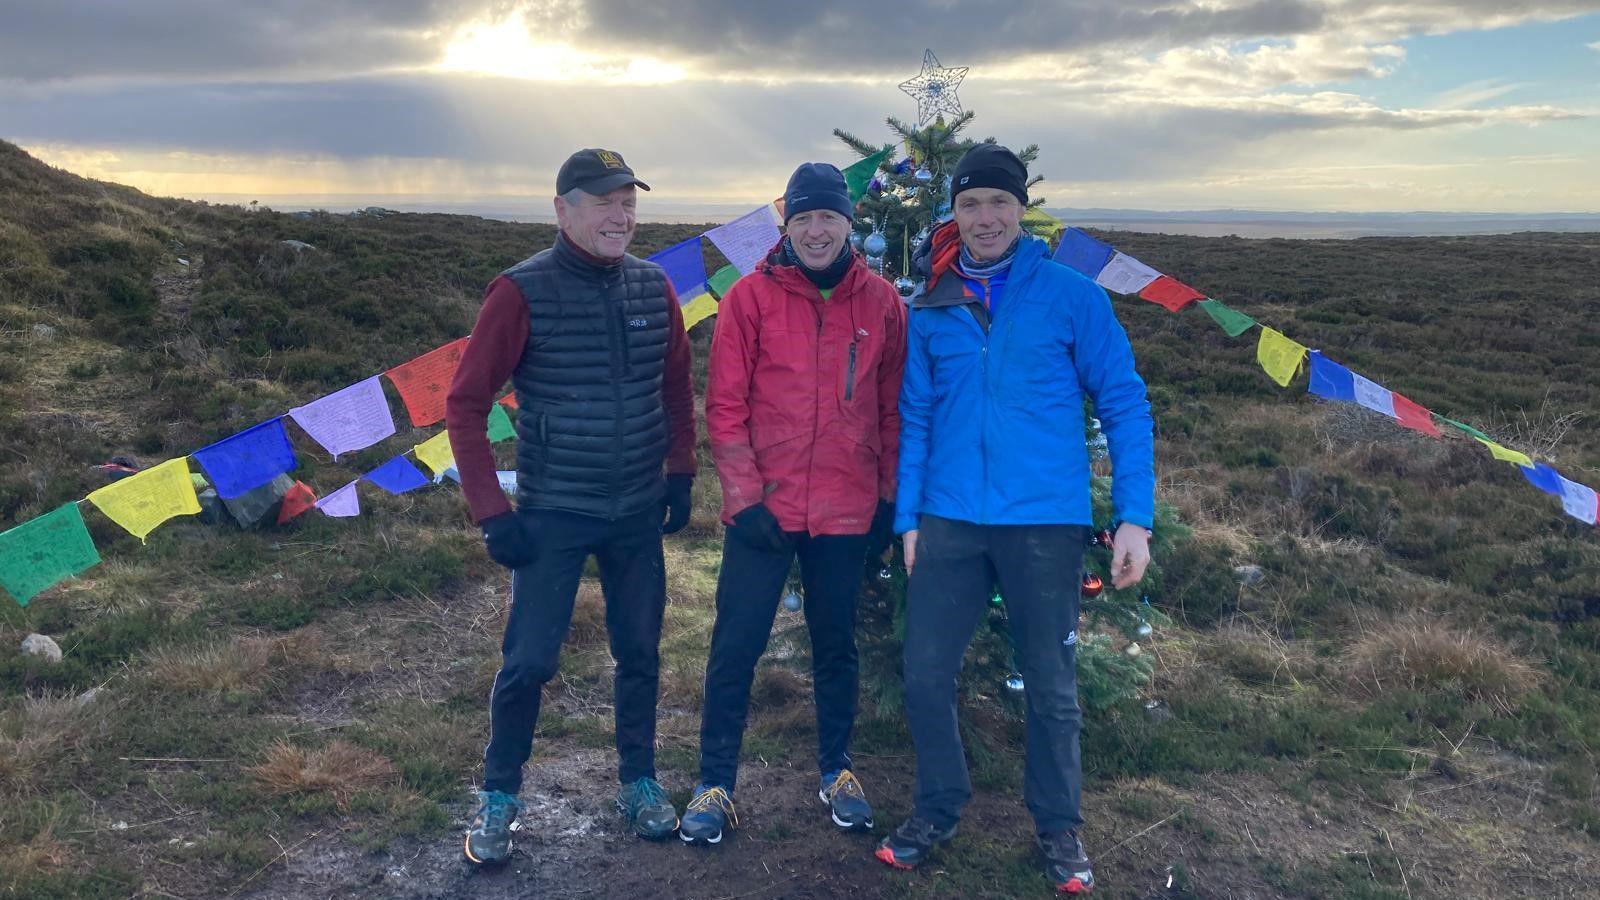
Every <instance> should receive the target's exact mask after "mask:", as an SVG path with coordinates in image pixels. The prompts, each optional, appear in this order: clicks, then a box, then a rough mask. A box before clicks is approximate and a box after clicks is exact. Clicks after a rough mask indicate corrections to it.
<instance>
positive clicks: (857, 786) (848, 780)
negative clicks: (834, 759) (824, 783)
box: [826, 769, 867, 800]
mask: <svg viewBox="0 0 1600 900" xmlns="http://www.w3.org/2000/svg"><path fill="white" fill-rule="evenodd" d="M852 788H854V790H852ZM840 791H843V792H844V795H845V796H846V797H863V798H864V797H866V796H867V792H866V791H865V790H863V789H862V787H861V782H859V781H857V780H856V774H855V773H854V772H852V771H850V770H849V769H845V770H844V771H842V772H840V773H839V775H838V777H836V778H834V779H833V784H831V785H828V790H827V791H826V793H827V795H828V799H829V800H832V799H833V797H834V795H835V794H837V793H839V792H840Z"/></svg>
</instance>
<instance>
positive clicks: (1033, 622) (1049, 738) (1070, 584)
mask: <svg viewBox="0 0 1600 900" xmlns="http://www.w3.org/2000/svg"><path fill="white" fill-rule="evenodd" d="M920 525H921V527H920V529H919V532H918V536H917V558H916V566H915V567H914V568H913V569H912V572H911V581H910V585H909V586H908V588H907V594H906V639H905V683H906V718H907V719H908V720H909V721H910V725H911V737H912V740H913V741H914V742H915V744H916V748H917V783H916V799H915V812H916V815H918V816H921V817H923V818H926V819H927V820H929V821H931V822H933V823H934V824H936V825H939V826H949V825H953V824H955V822H956V820H957V819H959V818H960V816H961V808H962V806H964V805H965V804H966V802H967V800H968V798H970V797H971V796H972V782H971V780H970V779H969V777H968V775H967V761H966V756H965V755H964V753H963V751H962V747H961V735H960V732H959V731H958V730H957V726H956V677H957V676H958V675H959V674H960V672H961V658H962V656H963V655H964V654H965V653H966V650H967V645H968V644H969V643H971V642H972V633H973V631H974V630H975V629H976V628H977V626H978V622H979V621H980V620H981V619H982V617H983V616H984V614H985V611H986V610H987V609H988V606H989V598H990V597H991V596H992V594H991V591H992V590H993V588H994V586H995V585H996V584H998V585H999V587H1000V592H1001V594H1002V595H1003V596H1004V597H1005V603H1006V614H1007V615H1008V616H1009V617H1010V620H1011V634H1012V638H1013V640H1015V641H1016V649H1017V665H1018V667H1019V668H1020V669H1021V671H1022V677H1023V680H1024V684H1025V685H1026V688H1025V691H1024V694H1025V696H1026V698H1027V739H1026V752H1027V762H1026V767H1025V771H1024V777H1023V798H1024V800H1026V802H1027V805H1028V811H1029V812H1030V813H1032V814H1033V821H1034V825H1035V826H1036V828H1037V829H1038V831H1039V832H1040V833H1041V834H1044V833H1055V832H1059V831H1063V830H1065V829H1068V828H1077V827H1078V826H1079V825H1081V824H1083V820H1082V819H1081V818H1080V817H1079V815H1078V798H1079V794H1080V792H1081V790H1082V771H1081V764H1080V760H1079V756H1078V732H1079V730H1080V728H1081V726H1082V723H1083V716H1082V713H1081V712H1080V711H1079V709H1078V679H1077V670H1076V668H1075V666H1076V651H1077V644H1078V631H1077V629H1078V591H1079V578H1080V567H1081V566H1082V564H1083V547H1084V541H1085V540H1086V539H1087V532H1088V529H1086V528H1085V527H1083V526H1081V525H974V524H972V523H970V522H959V521H955V520H952V519H943V518H940V517H938V516H931V515H926V514H925V515H923V516H922V520H921V523H920Z"/></svg>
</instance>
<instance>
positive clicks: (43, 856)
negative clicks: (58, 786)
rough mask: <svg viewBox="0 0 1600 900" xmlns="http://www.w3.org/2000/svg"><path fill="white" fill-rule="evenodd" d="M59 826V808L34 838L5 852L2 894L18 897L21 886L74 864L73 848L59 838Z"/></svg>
mask: <svg viewBox="0 0 1600 900" xmlns="http://www.w3.org/2000/svg"><path fill="white" fill-rule="evenodd" d="M59 827H61V810H60V808H59V807H58V808H57V809H56V810H55V812H54V813H53V814H52V815H51V817H50V820H49V821H47V822H45V824H44V827H42V828H40V829H39V831H38V833H36V834H35V835H34V836H33V837H32V838H29V839H28V840H27V841H24V842H23V843H20V844H11V845H8V846H7V847H6V850H5V853H3V854H0V893H4V894H5V895H6V896H14V895H16V894H15V891H16V890H17V888H18V886H19V885H20V884H21V883H23V882H27V881H32V880H33V879H35V878H37V877H38V876H40V875H43V874H46V873H49V872H52V871H55V870H57V869H60V868H61V867H62V866H65V865H66V864H67V863H68V862H70V861H71V859H72V848H71V847H69V846H68V845H67V844H66V843H64V842H62V841H60V840H58V839H57V838H56V829H57V828H59ZM17 896H20V895H17Z"/></svg>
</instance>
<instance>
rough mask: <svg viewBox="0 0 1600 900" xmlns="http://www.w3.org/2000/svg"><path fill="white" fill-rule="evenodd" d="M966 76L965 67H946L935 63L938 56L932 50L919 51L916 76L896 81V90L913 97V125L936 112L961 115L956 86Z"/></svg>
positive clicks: (918, 123)
mask: <svg viewBox="0 0 1600 900" xmlns="http://www.w3.org/2000/svg"><path fill="white" fill-rule="evenodd" d="M966 77H967V67H966V66H958V67H956V68H953V69H947V68H945V67H944V66H941V65H939V57H937V56H934V55H933V51H932V50H924V51H923V52H922V71H921V72H919V73H917V75H916V77H914V78H910V79H908V80H906V81H902V82H900V90H902V91H905V92H906V93H907V94H910V95H911V97H912V99H914V100H916V101H917V127H918V128H920V127H922V126H923V125H926V124H928V120H929V119H932V118H934V117H935V116H940V115H950V116H959V115H961V98H959V97H957V96H956V88H958V87H960V86H961V79H963V78H966Z"/></svg>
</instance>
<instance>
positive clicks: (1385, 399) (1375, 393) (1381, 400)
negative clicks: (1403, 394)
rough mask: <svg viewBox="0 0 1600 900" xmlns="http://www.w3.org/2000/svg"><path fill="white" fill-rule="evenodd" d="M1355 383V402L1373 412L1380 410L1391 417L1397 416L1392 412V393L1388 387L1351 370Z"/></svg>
mask: <svg viewBox="0 0 1600 900" xmlns="http://www.w3.org/2000/svg"><path fill="white" fill-rule="evenodd" d="M1350 374H1351V376H1353V377H1354V379H1355V383H1356V402H1357V403H1359V404H1361V405H1362V406H1365V407H1366V408H1367V409H1370V410H1372V411H1373V412H1381V413H1383V414H1384V415H1386V416H1388V417H1389V418H1391V419H1394V418H1398V417H1397V416H1396V415H1395V414H1394V394H1392V393H1390V392H1389V389H1388V388H1386V387H1384V386H1383V385H1381V384H1378V383H1377V382H1375V381H1372V380H1370V379H1367V378H1363V377H1361V375H1360V373H1357V372H1351V373H1350Z"/></svg>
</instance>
